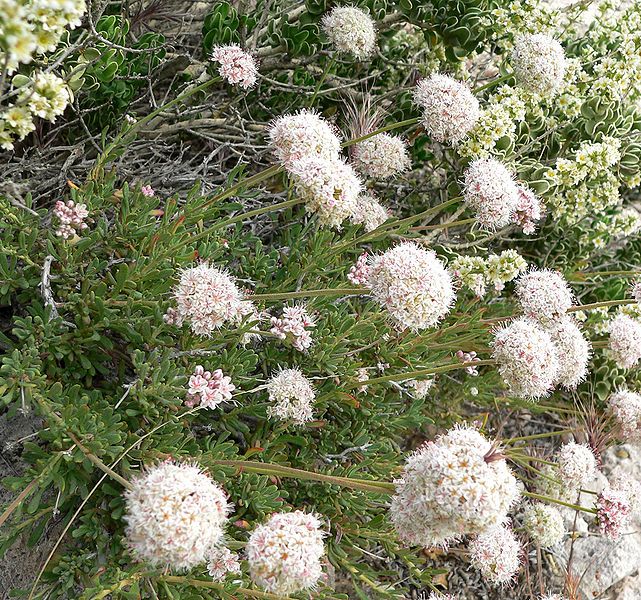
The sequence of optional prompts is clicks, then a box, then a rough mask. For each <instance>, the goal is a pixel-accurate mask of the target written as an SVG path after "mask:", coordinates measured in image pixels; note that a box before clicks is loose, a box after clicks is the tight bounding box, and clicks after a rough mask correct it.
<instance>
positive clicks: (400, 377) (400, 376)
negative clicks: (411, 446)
mask: <svg viewBox="0 0 641 600" xmlns="http://www.w3.org/2000/svg"><path fill="white" fill-rule="evenodd" d="M495 364H496V361H495V360H492V359H488V360H477V361H469V362H459V363H454V364H450V365H442V366H440V367H431V368H429V369H419V370H418V371H407V372H405V373H395V374H394V375H383V376H381V377H374V378H373V379H368V380H367V381H365V382H363V381H356V382H354V383H352V384H348V385H347V386H346V389H348V390H350V389H354V388H357V387H360V386H362V385H363V384H367V385H372V384H374V383H383V382H386V381H405V380H407V379H415V378H416V377H422V376H424V375H436V374H437V373H446V372H447V371H455V370H457V369H466V368H467V367H482V366H485V365H495Z"/></svg>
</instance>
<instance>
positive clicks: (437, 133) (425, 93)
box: [414, 73, 481, 143]
mask: <svg viewBox="0 0 641 600" xmlns="http://www.w3.org/2000/svg"><path fill="white" fill-rule="evenodd" d="M414 102H415V103H416V104H417V105H418V106H419V107H420V108H421V109H422V110H423V121H422V122H423V127H425V131H427V134H428V135H429V136H430V137H431V138H433V139H434V140H436V141H437V142H450V143H456V142H460V141H461V140H462V139H463V138H464V137H465V136H466V135H467V134H468V133H469V132H470V130H471V129H472V128H473V127H474V125H475V124H476V121H477V120H478V118H479V116H480V113H481V111H480V107H479V101H478V100H477V99H476V97H475V96H474V94H473V93H472V92H471V91H470V88H469V87H468V86H467V85H465V84H464V83H461V82H460V81H456V79H453V78H452V77H449V76H448V75H441V74H439V73H435V74H433V75H431V76H430V77H428V78H427V79H422V80H421V81H419V82H418V84H417V85H416V88H415V90H414Z"/></svg>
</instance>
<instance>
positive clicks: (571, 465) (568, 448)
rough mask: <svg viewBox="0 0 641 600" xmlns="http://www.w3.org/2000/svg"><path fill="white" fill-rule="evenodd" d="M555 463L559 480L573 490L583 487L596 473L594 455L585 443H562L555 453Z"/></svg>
mask: <svg viewBox="0 0 641 600" xmlns="http://www.w3.org/2000/svg"><path fill="white" fill-rule="evenodd" d="M557 463H558V465H559V476H560V478H561V482H562V483H563V485H564V486H566V487H568V488H572V489H575V490H578V489H579V488H582V487H585V485H587V484H588V483H589V482H590V481H591V480H592V479H593V478H594V475H595V474H596V468H597V462H596V457H595V456H594V452H592V448H590V446H588V445H587V444H577V443H576V442H568V443H567V444H563V446H561V448H560V450H559V452H558V455H557Z"/></svg>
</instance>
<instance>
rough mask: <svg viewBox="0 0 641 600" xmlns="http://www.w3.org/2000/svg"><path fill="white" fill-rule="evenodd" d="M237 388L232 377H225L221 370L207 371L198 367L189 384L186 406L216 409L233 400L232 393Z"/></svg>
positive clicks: (200, 366)
mask: <svg viewBox="0 0 641 600" xmlns="http://www.w3.org/2000/svg"><path fill="white" fill-rule="evenodd" d="M235 389H236V386H235V385H234V384H233V383H232V382H231V377H229V376H227V375H225V374H224V373H223V372H222V371H221V370H220V369H216V370H215V371H213V372H211V371H205V368H204V367H203V366H202V365H198V366H197V367H196V368H195V369H194V372H193V374H192V375H191V376H190V377H189V381H188V383H187V399H186V400H185V404H186V405H187V406H189V407H194V406H202V407H203V408H211V409H214V408H216V407H217V406H218V405H219V404H221V403H223V402H228V401H229V400H231V397H232V392H233V391H234V390H235Z"/></svg>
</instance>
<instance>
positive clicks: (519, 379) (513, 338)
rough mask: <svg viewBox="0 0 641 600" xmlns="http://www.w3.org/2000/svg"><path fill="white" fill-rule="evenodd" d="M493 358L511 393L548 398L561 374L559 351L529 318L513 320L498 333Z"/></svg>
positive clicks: (522, 396) (550, 339) (493, 346)
mask: <svg viewBox="0 0 641 600" xmlns="http://www.w3.org/2000/svg"><path fill="white" fill-rule="evenodd" d="M492 348H493V350H494V352H493V354H492V357H493V358H494V359H495V360H496V362H497V363H498V367H497V368H498V371H499V373H500V374H501V377H502V378H503V381H504V382H505V384H506V385H507V386H508V388H509V391H510V393H512V394H514V395H515V396H519V397H521V398H531V399H535V398H539V397H541V396H547V395H548V394H549V392H550V390H551V389H553V387H554V382H555V381H556V380H557V377H558V373H559V357H558V351H557V349H556V347H555V345H554V342H553V341H552V338H551V337H550V335H549V334H548V333H547V332H546V331H544V330H543V329H542V328H541V327H540V326H539V325H537V324H536V323H535V322H533V321H529V320H528V319H524V318H520V319H516V320H514V321H512V322H511V323H510V324H509V325H507V326H506V327H504V328H502V329H498V330H497V331H496V332H495V333H494V340H493V342H492Z"/></svg>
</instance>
